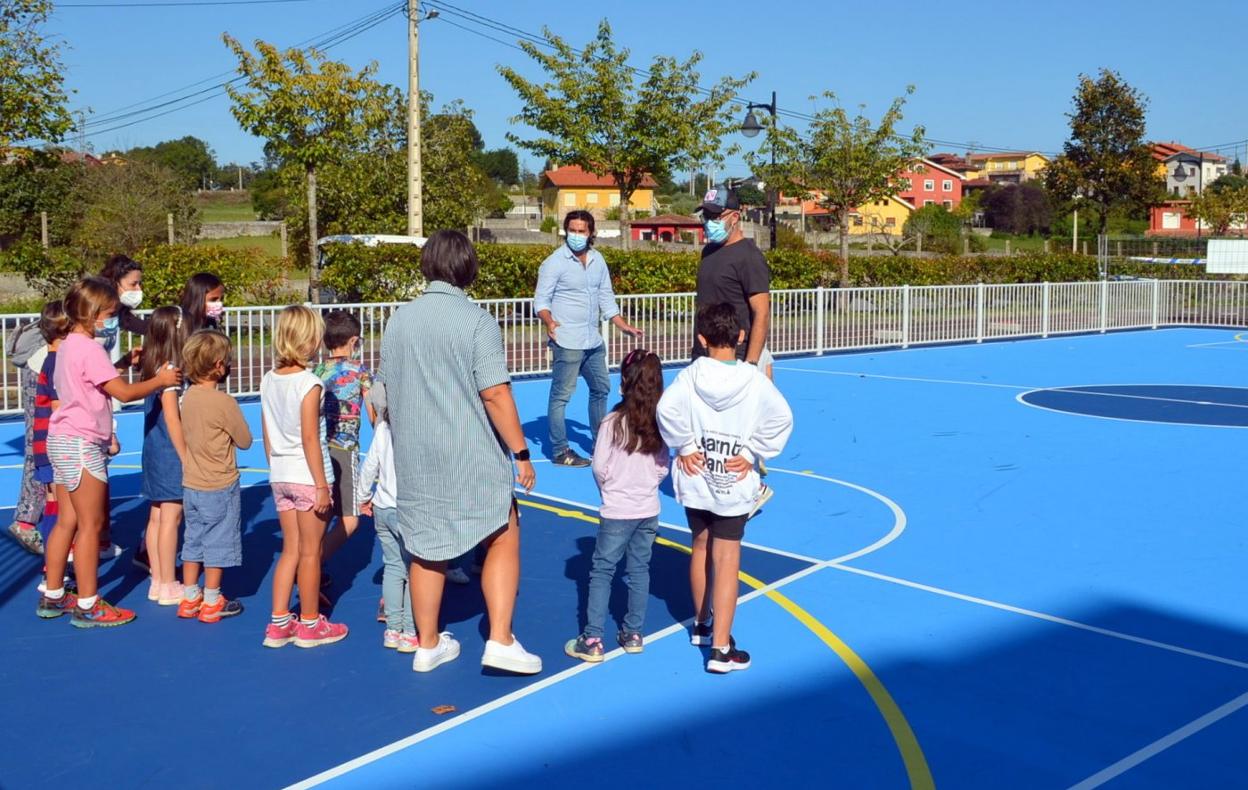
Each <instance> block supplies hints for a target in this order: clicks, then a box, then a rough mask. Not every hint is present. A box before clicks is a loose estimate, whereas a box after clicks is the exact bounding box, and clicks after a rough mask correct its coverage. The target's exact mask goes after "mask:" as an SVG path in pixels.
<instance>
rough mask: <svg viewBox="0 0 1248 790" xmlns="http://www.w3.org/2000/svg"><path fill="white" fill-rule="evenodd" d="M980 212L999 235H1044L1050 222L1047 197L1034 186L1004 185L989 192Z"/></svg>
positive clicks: (1050, 216) (1050, 213)
mask: <svg viewBox="0 0 1248 790" xmlns="http://www.w3.org/2000/svg"><path fill="white" fill-rule="evenodd" d="M983 210H984V216H985V217H986V218H987V220H988V225H989V226H990V227H992V228H993V229H994V230H999V231H1001V232H1003V233H1015V234H1018V235H1021V236H1030V235H1032V234H1035V233H1048V232H1049V228H1050V226H1051V225H1052V223H1053V209H1052V208H1050V206H1049V197H1048V195H1047V194H1046V193H1045V191H1044V190H1043V189H1041V188H1040V187H1038V186H1036V185H1034V184H1005V185H1002V186H997V187H993V188H991V189H989V190H988V192H987V193H986V194H985V195H984V197H983Z"/></svg>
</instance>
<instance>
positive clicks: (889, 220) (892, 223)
mask: <svg viewBox="0 0 1248 790" xmlns="http://www.w3.org/2000/svg"><path fill="white" fill-rule="evenodd" d="M884 227H886V228H895V227H897V218H896V217H885V218H884Z"/></svg>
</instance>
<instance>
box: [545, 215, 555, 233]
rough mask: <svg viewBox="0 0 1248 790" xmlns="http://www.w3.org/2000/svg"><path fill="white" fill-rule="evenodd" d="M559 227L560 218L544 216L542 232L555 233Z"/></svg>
mask: <svg viewBox="0 0 1248 790" xmlns="http://www.w3.org/2000/svg"><path fill="white" fill-rule="evenodd" d="M558 229H559V221H558V220H556V219H555V218H554V217H542V233H554V232H555V231H556V230H558Z"/></svg>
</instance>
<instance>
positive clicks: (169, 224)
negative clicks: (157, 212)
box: [165, 212, 173, 244]
mask: <svg viewBox="0 0 1248 790" xmlns="http://www.w3.org/2000/svg"><path fill="white" fill-rule="evenodd" d="M165 229H166V230H167V231H169V243H170V244H173V213H172V212H171V213H169V214H166V215H165Z"/></svg>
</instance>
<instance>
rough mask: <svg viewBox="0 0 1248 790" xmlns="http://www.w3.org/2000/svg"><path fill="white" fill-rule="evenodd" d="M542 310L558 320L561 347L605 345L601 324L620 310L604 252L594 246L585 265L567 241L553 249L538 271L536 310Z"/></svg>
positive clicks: (588, 347) (584, 347) (556, 333)
mask: <svg viewBox="0 0 1248 790" xmlns="http://www.w3.org/2000/svg"><path fill="white" fill-rule="evenodd" d="M542 310H549V311H550V312H551V315H553V316H554V318H555V320H556V321H558V322H559V326H558V327H557V328H556V329H555V341H556V342H557V343H558V344H559V345H560V346H561V347H563V348H573V349H582V350H587V349H591V348H597V347H598V346H600V345H602V334H601V333H600V332H599V329H598V324H599V323H600V322H602V321H609V320H611V319H612V318H614V317H615V316H617V315H619V313H620V307H619V305H617V304H616V303H615V292H614V291H613V290H612V289H611V273H610V272H609V271H607V262H606V261H605V260H603V258H602V254H601V253H599V252H598V251H597V250H594V249H591V250H590V251H589V255H588V256H587V258H586V263H585V264H584V265H582V264H581V260H580V258H578V257H576V254H575V253H573V252H572V250H570V249H568V245H566V244H564V245H561V246H560V247H559V249H557V250H555V251H554V252H552V253H551V254H550V256H549V257H547V258H546V260H545V261H543V262H542V268H541V269H540V270H539V271H538V274H537V292H536V293H535V294H534V296H533V312H534V313H540V312H541V311H542Z"/></svg>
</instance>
